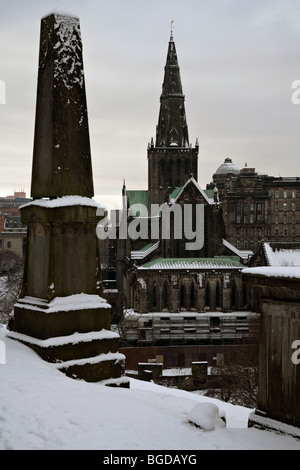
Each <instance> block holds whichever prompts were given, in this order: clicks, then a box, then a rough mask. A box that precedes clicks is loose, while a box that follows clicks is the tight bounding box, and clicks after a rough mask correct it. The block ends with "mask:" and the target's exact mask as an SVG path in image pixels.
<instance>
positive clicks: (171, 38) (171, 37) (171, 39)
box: [170, 20, 174, 41]
mask: <svg viewBox="0 0 300 470" xmlns="http://www.w3.org/2000/svg"><path fill="white" fill-rule="evenodd" d="M173 23H174V21H173V20H172V21H171V26H170V27H171V36H170V41H173V28H174V26H173Z"/></svg>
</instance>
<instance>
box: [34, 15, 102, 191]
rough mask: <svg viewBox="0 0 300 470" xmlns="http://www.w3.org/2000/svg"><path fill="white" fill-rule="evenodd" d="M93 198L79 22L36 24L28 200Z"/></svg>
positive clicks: (60, 19) (56, 19) (53, 18)
mask: <svg viewBox="0 0 300 470" xmlns="http://www.w3.org/2000/svg"><path fill="white" fill-rule="evenodd" d="M70 195H72V196H74V195H76V196H82V197H88V198H91V197H93V195H94V187H93V178H92V164H91V152H90V139H89V128H88V114H87V104H86V94H85V82H84V72H83V58H82V42H81V35H80V25H79V19H78V18H76V17H70V16H66V15H61V14H56V13H52V14H50V15H49V16H46V17H44V18H42V20H41V37H40V55H39V74H38V90H37V102H36V121H35V137H34V150H33V163H32V183H31V196H32V198H33V199H38V198H57V197H62V196H70Z"/></svg>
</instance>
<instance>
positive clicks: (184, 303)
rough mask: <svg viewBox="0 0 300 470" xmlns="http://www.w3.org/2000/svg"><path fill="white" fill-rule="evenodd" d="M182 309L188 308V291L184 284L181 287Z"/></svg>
mask: <svg viewBox="0 0 300 470" xmlns="http://www.w3.org/2000/svg"><path fill="white" fill-rule="evenodd" d="M180 308H186V289H185V286H184V285H183V284H182V285H181V287H180Z"/></svg>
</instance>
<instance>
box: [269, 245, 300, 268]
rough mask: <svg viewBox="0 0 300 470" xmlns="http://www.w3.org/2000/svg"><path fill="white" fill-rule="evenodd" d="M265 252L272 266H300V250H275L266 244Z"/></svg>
mask: <svg viewBox="0 0 300 470" xmlns="http://www.w3.org/2000/svg"><path fill="white" fill-rule="evenodd" d="M264 251H265V254H266V258H267V260H268V264H269V265H270V266H295V267H296V266H300V249H296V248H294V249H288V248H280V249H275V250H273V249H272V247H271V245H270V244H269V243H264Z"/></svg>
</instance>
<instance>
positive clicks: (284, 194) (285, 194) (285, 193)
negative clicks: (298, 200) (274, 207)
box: [283, 191, 287, 199]
mask: <svg viewBox="0 0 300 470" xmlns="http://www.w3.org/2000/svg"><path fill="white" fill-rule="evenodd" d="M283 197H284V198H285V199H286V198H287V191H283Z"/></svg>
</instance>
